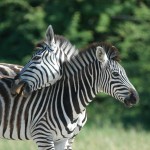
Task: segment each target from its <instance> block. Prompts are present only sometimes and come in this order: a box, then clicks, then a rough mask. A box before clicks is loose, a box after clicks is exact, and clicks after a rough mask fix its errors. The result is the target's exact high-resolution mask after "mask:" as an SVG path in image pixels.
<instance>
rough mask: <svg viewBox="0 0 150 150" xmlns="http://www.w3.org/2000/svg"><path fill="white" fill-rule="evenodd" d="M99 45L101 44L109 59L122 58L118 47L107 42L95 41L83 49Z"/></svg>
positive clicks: (116, 59)
mask: <svg viewBox="0 0 150 150" xmlns="http://www.w3.org/2000/svg"><path fill="white" fill-rule="evenodd" d="M97 46H101V47H102V48H103V49H104V50H105V52H106V54H107V57H108V59H109V60H111V59H112V60H115V61H119V60H120V55H119V51H118V49H117V48H116V47H115V46H113V45H112V44H109V43H106V42H95V43H92V44H90V45H88V46H87V47H86V48H84V49H82V51H84V50H86V49H95V48H96V47H97Z"/></svg>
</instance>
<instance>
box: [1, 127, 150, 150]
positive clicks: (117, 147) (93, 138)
mask: <svg viewBox="0 0 150 150" xmlns="http://www.w3.org/2000/svg"><path fill="white" fill-rule="evenodd" d="M73 148H74V150H91V149H92V150H100V149H102V150H150V132H146V131H143V130H139V131H138V130H135V129H133V128H132V129H129V130H125V129H123V128H120V127H118V128H111V127H103V128H99V129H98V128H97V127H84V128H83V129H82V131H81V133H80V134H79V135H78V136H77V138H76V140H75V142H74V145H73ZM0 150H36V145H35V143H34V142H32V141H9V140H1V141H0Z"/></svg>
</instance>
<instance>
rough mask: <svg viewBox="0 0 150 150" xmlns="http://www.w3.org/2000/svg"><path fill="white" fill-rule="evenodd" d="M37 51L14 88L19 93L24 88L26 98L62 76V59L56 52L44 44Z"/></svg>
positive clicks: (20, 74)
mask: <svg viewBox="0 0 150 150" xmlns="http://www.w3.org/2000/svg"><path fill="white" fill-rule="evenodd" d="M57 49H58V48H56V50H57ZM36 50H37V51H36V53H35V54H34V55H33V56H32V58H31V60H30V61H29V62H28V63H27V64H26V65H25V66H24V68H23V69H22V70H21V72H20V73H19V74H18V75H17V76H16V81H15V82H16V86H15V87H13V88H14V90H16V91H17V90H18V93H19V92H20V89H21V88H22V87H23V89H24V90H23V94H24V95H25V96H26V94H29V93H31V92H32V91H35V90H37V89H41V88H43V87H47V86H50V85H52V84H54V83H55V82H56V81H57V80H59V79H60V78H61V76H62V72H61V68H60V65H61V61H62V59H60V57H59V56H58V55H57V54H56V50H53V49H51V48H50V47H49V46H48V45H47V44H46V43H44V42H43V43H41V44H39V45H38V47H36ZM61 58H63V57H61Z"/></svg>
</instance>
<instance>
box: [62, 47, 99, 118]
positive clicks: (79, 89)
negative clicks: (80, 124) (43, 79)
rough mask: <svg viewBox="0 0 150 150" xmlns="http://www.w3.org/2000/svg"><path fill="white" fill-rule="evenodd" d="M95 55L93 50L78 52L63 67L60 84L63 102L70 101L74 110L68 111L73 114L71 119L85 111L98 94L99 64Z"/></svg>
mask: <svg viewBox="0 0 150 150" xmlns="http://www.w3.org/2000/svg"><path fill="white" fill-rule="evenodd" d="M95 53H96V52H95V50H91V49H88V50H86V51H84V52H80V53H79V54H78V55H77V56H76V57H74V58H72V59H71V61H69V62H65V64H64V66H63V67H64V68H63V70H64V76H63V77H62V82H63V87H64V89H65V90H64V95H67V96H66V101H65V100H64V102H66V103H68V101H70V106H71V107H72V109H75V111H72V109H71V110H70V113H74V114H72V117H73V118H75V116H76V115H78V114H79V113H81V112H82V111H83V110H85V108H86V106H87V105H88V104H89V103H90V102H91V101H92V100H93V98H94V97H95V95H96V94H97V93H98V92H99V87H100V63H99V61H98V60H97V58H96V55H95ZM68 98H69V99H68ZM66 105H67V104H66ZM72 117H71V118H72Z"/></svg>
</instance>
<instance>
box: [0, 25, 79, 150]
mask: <svg viewBox="0 0 150 150" xmlns="http://www.w3.org/2000/svg"><path fill="white" fill-rule="evenodd" d="M35 50H36V52H35V54H33V56H32V62H33V61H34V62H35V61H37V60H38V58H39V55H40V54H41V53H42V52H43V53H42V54H44V56H46V57H48V59H49V64H48V65H49V70H47V71H49V74H48V77H49V78H50V79H49V80H48V83H46V84H45V85H44V87H45V88H46V86H47V85H48V86H51V84H54V83H55V82H56V81H57V80H59V79H60V78H61V76H62V73H61V68H60V66H61V64H62V63H63V61H68V60H70V59H71V58H72V57H74V56H75V55H77V54H78V50H77V49H76V48H75V46H74V45H72V44H71V43H70V42H69V41H68V40H67V39H66V38H64V37H63V36H60V35H54V32H53V29H52V26H49V27H48V29H47V31H46V40H45V41H42V42H40V43H38V44H37V45H36V47H35ZM46 51H47V53H46ZM29 63H30V66H32V63H31V61H29ZM44 64H45V63H44ZM26 67H27V65H26ZM38 67H39V66H38ZM50 67H51V68H50ZM33 68H34V66H33ZM33 68H32V70H33ZM39 68H40V67H39ZM41 68H42V67H41ZM41 68H40V69H41ZM50 69H51V70H50ZM23 70H24V68H23V67H22V66H20V65H16V64H6V63H0V138H5V139H12V140H18V139H19V140H28V139H32V138H33V137H32V136H31V133H32V130H33V129H34V128H35V126H36V124H37V123H38V122H39V120H41V118H43V117H42V116H44V114H45V113H46V110H47V107H48V105H47V104H48V99H47V98H45V94H46V95H47V94H48V93H49V89H48V88H47V92H46V91H45V90H43V89H41V90H40V91H36V92H34V93H32V94H31V96H29V97H27V96H26V97H23V96H22V94H25V91H23V90H22V89H19V90H18V92H19V93H18V95H15V93H14V89H13V88H11V87H12V85H13V84H14V83H13V82H14V79H15V81H17V76H18V75H19V74H20V73H22V72H23ZM32 70H31V71H32ZM44 71H45V70H44ZM30 73H31V72H30ZM34 73H35V72H34ZM26 77H27V76H26ZM36 81H37V80H36ZM42 86H43V85H42ZM35 88H36V87H32V88H31V89H32V90H34V91H35ZM45 88H44V89H45ZM15 90H16V89H15ZM41 94H42V95H41ZM47 96H48V95H47ZM42 97H43V98H42ZM39 98H40V99H41V100H40V101H39ZM37 102H38V103H37ZM22 115H23V116H22ZM39 149H41V148H39Z"/></svg>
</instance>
